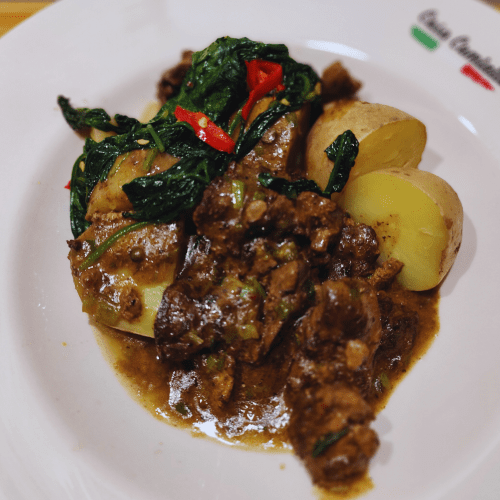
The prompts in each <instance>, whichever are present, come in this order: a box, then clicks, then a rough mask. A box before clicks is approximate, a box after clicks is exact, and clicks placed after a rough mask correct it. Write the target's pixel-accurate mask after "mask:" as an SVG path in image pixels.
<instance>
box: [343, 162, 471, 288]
mask: <svg viewBox="0 0 500 500" xmlns="http://www.w3.org/2000/svg"><path fill="white" fill-rule="evenodd" d="M339 203H340V204H341V205H342V206H343V208H344V209H345V210H346V211H347V212H348V213H349V214H350V215H351V216H352V217H353V219H354V220H356V221H357V222H363V223H365V224H368V225H370V226H372V227H373V229H374V230H375V232H376V233H377V236H378V239H379V243H380V250H381V254H380V259H381V260H382V261H385V260H387V259H389V258H390V257H394V258H396V259H398V260H399V261H401V262H403V263H404V267H403V270H402V271H401V272H400V274H399V275H398V281H399V282H400V283H401V284H402V285H403V286H405V287H406V288H408V289H410V290H428V289H430V288H433V287H435V286H436V285H438V284H439V283H440V282H441V280H442V279H443V278H444V276H445V275H446V273H447V272H448V271H449V270H450V268H451V266H452V264H453V262H454V260H455V257H456V255H457V253H458V250H459V248H460V243H461V241H462V224H463V209H462V204H461V203H460V200H459V198H458V196H457V194H456V193H455V191H454V190H453V189H452V187H451V186H450V185H449V184H448V183H447V182H446V181H444V180H443V179H441V178H440V177H438V176H437V175H434V174H432V173H430V172H425V171H422V170H416V169H396V168H391V169H386V170H377V171H373V172H370V173H368V174H365V175H362V176H359V177H357V178H356V179H354V180H353V181H352V182H349V183H348V185H347V186H346V187H345V189H344V191H343V194H342V197H341V199H340V201H339Z"/></svg>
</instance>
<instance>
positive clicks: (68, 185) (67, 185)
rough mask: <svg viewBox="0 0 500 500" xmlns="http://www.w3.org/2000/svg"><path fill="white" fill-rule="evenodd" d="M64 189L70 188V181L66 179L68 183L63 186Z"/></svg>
mask: <svg viewBox="0 0 500 500" xmlns="http://www.w3.org/2000/svg"><path fill="white" fill-rule="evenodd" d="M64 187H65V188H66V189H71V181H68V183H67V184H66V186H64Z"/></svg>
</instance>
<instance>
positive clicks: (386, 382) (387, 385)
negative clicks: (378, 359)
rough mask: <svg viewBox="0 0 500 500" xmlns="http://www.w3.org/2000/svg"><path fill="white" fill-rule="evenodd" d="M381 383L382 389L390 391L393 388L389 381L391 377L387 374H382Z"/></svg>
mask: <svg viewBox="0 0 500 500" xmlns="http://www.w3.org/2000/svg"><path fill="white" fill-rule="evenodd" d="M379 380H380V383H381V384H382V387H383V388H384V389H390V388H391V381H390V380H389V376H388V375H387V373H385V372H382V373H381V374H380V376H379Z"/></svg>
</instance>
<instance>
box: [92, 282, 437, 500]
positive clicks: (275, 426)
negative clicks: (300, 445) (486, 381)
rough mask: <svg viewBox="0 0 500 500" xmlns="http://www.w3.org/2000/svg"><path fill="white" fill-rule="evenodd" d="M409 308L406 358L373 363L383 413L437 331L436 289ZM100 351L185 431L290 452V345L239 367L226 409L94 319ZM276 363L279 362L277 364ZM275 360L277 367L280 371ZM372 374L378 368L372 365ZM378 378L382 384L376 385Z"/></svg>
mask: <svg viewBox="0 0 500 500" xmlns="http://www.w3.org/2000/svg"><path fill="white" fill-rule="evenodd" d="M411 297H412V298H411V306H412V308H413V309H414V310H416V311H418V313H419V316H420V329H419V333H418V336H417V338H416V339H415V342H414V345H413V348H412V351H411V357H409V358H408V359H405V360H404V362H403V363H399V364H398V367H397V368H395V369H393V370H388V369H387V360H385V361H384V362H380V363H378V364H377V369H378V370H384V371H383V372H380V373H379V377H378V382H379V390H377V391H374V397H373V400H372V404H373V405H374V408H375V411H376V412H377V413H378V412H380V411H381V410H382V409H383V408H384V407H385V406H386V404H387V401H388V399H389V397H390V395H391V394H392V392H393V391H394V389H395V387H396V386H397V385H398V383H399V382H400V381H401V380H402V379H403V378H404V375H405V374H406V373H407V372H408V370H409V369H410V368H411V367H413V366H414V365H415V363H416V362H417V361H418V360H419V359H420V358H421V357H422V356H423V355H424V354H425V352H426V351H427V349H428V348H429V346H430V345H431V343H432V341H433V339H434V338H435V336H436V335H437V332H438V330H439V318H438V305H439V288H437V289H434V290H431V291H429V292H419V293H413V294H411ZM91 325H92V328H93V330H94V334H95V337H96V340H97V342H98V344H99V346H100V348H101V351H102V353H103V355H104V357H105V359H106V360H107V361H108V363H109V364H110V365H111V366H112V368H113V370H114V372H115V374H116V376H117V377H118V379H119V381H120V382H121V384H122V385H123V386H124V387H125V389H126V390H127V392H128V393H129V395H130V396H131V397H132V398H133V399H134V400H136V401H137V402H138V403H139V404H141V405H142V406H143V407H144V408H145V409H146V410H147V411H149V413H151V414H152V415H153V416H154V417H156V418H157V419H159V420H161V421H164V422H165V423H168V424H169V425H173V426H175V427H179V428H183V429H185V430H189V431H190V432H191V434H192V435H193V436H196V437H206V438H211V439H215V440H217V441H219V442H221V443H225V444H227V445H231V446H237V447H242V448H246V449H253V450H260V451H272V452H290V451H291V450H292V448H291V445H290V444H289V442H288V439H287V432H286V426H287V423H288V420H289V412H288V408H287V406H286V403H285V401H284V398H283V390H282V387H283V385H284V382H285V379H286V372H287V366H286V363H285V366H284V367H283V363H282V361H283V359H286V353H287V350H288V348H289V346H287V343H286V341H283V342H281V343H280V344H279V346H278V347H277V348H276V349H274V350H273V351H272V353H271V355H270V359H269V360H268V361H266V363H264V364H263V365H262V366H260V367H257V368H256V367H255V366H252V367H250V368H249V370H243V371H242V373H241V375H240V377H238V378H237V380H235V385H234V389H233V394H234V397H232V399H231V401H230V402H229V403H228V404H227V405H226V406H225V407H224V408H220V407H219V408H215V407H211V406H210V405H209V404H208V403H207V400H206V399H205V398H204V392H205V391H207V390H209V388H207V387H200V386H199V384H198V386H197V381H196V377H195V375H194V372H193V371H192V370H190V367H189V366H184V367H174V366H171V365H169V364H167V363H161V362H159V361H158V359H157V354H156V347H155V343H154V340H153V339H148V338H145V337H139V336H135V335H131V334H126V333H123V332H121V331H119V330H115V329H113V328H109V327H105V326H103V325H100V324H97V323H95V322H94V323H91ZM278 361H280V363H278ZM276 366H281V367H282V368H281V369H277V368H276ZM375 373H378V372H377V370H376V371H375ZM380 379H382V383H380ZM371 488H373V483H372V482H371V480H370V478H369V476H368V475H365V477H363V478H362V479H361V480H357V481H356V482H355V483H353V484H352V485H349V484H343V485H342V484H341V485H339V486H338V488H334V490H332V491H325V490H323V489H320V488H316V487H315V488H314V492H315V494H316V496H317V497H318V498H320V499H322V500H328V499H332V500H333V499H337V498H355V497H357V496H359V495H360V494H362V493H365V492H366V491H368V490H370V489H371Z"/></svg>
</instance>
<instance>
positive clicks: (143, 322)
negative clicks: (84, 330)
mask: <svg viewBox="0 0 500 500" xmlns="http://www.w3.org/2000/svg"><path fill="white" fill-rule="evenodd" d="M174 270H175V267H174V266H172V274H171V275H170V276H168V277H167V278H166V279H165V280H164V281H162V282H160V283H156V284H154V283H153V284H144V283H136V282H134V280H132V279H131V278H130V277H128V276H126V274H124V273H121V272H120V271H118V272H117V273H108V274H107V275H108V277H109V278H110V279H111V280H112V281H113V289H114V291H118V296H119V291H120V290H121V289H125V288H130V287H133V288H134V290H135V291H136V293H137V295H138V298H139V300H140V301H141V304H142V309H141V314H140V316H139V317H138V318H137V319H135V320H134V321H129V320H127V319H126V318H124V317H123V315H122V314H121V310H120V303H119V302H118V303H115V302H113V301H112V300H110V297H108V296H104V295H101V294H97V295H95V294H94V293H92V292H91V291H89V290H87V289H86V288H85V287H84V286H82V282H81V281H80V280H79V279H78V278H76V277H74V278H73V281H74V283H75V288H76V290H77V291H78V294H79V295H80V299H81V301H82V310H83V312H86V313H87V314H89V316H91V317H93V318H94V319H95V320H96V321H97V322H98V323H102V324H104V325H107V326H111V327H113V328H116V329H118V330H123V331H126V332H130V333H135V334H137V335H142V336H144V337H152V338H154V322H155V318H156V313H157V311H158V308H159V307H160V302H161V298H162V296H163V292H164V291H165V288H167V286H169V285H170V284H171V283H172V282H173V279H174V277H173V274H174V273H173V271H174Z"/></svg>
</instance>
